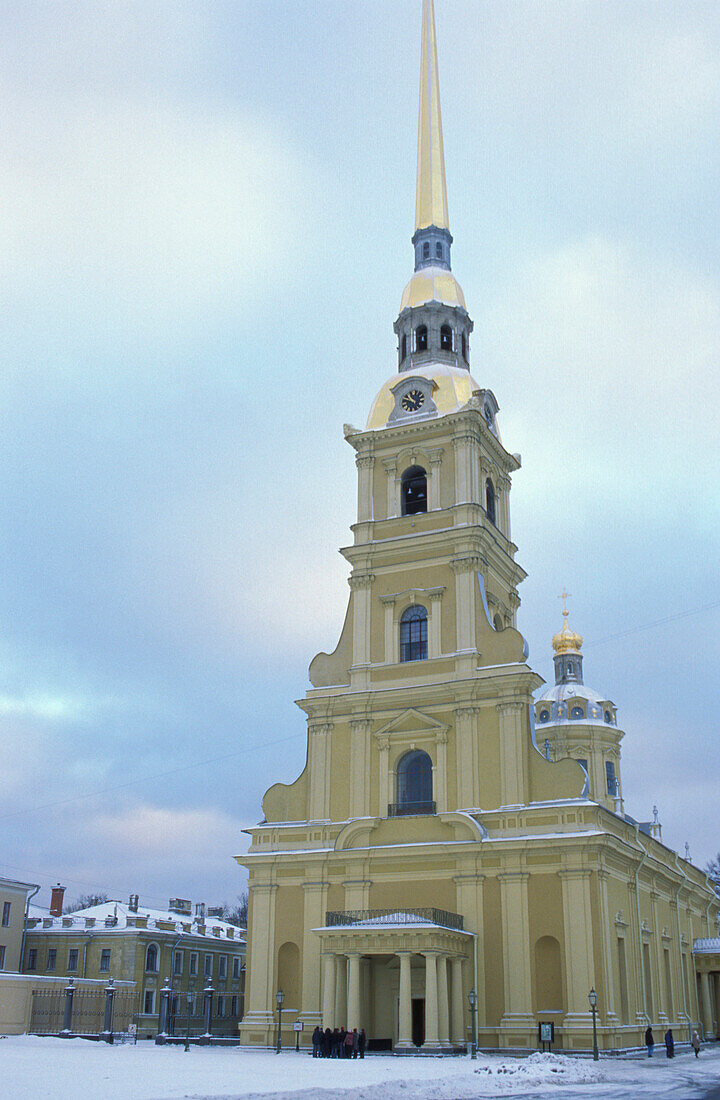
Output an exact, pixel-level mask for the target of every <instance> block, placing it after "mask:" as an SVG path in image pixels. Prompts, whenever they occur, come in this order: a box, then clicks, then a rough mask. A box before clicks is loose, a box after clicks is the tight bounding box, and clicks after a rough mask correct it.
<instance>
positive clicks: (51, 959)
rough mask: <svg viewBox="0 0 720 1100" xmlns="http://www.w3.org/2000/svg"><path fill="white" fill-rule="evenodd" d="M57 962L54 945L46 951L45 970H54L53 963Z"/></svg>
mask: <svg viewBox="0 0 720 1100" xmlns="http://www.w3.org/2000/svg"><path fill="white" fill-rule="evenodd" d="M56 962H57V951H56V950H55V948H54V947H51V948H50V950H49V951H48V953H47V966H46V968H45V969H46V970H54V969H55V963H56Z"/></svg>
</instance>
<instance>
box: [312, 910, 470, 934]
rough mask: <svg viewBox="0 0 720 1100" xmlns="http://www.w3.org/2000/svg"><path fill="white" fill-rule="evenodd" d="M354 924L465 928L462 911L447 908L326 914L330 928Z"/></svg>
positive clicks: (334, 912) (327, 925)
mask: <svg viewBox="0 0 720 1100" xmlns="http://www.w3.org/2000/svg"><path fill="white" fill-rule="evenodd" d="M353 924H387V925H391V926H392V925H412V924H437V925H439V927H440V928H452V929H453V930H455V931H457V932H462V930H463V918H462V915H461V914H460V913H448V912H447V910H445V909H345V910H335V911H332V912H328V913H326V914H325V925H326V927H328V928H333V927H338V926H340V927H343V926H345V925H353Z"/></svg>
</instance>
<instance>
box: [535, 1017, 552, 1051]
mask: <svg viewBox="0 0 720 1100" xmlns="http://www.w3.org/2000/svg"><path fill="white" fill-rule="evenodd" d="M538 1039H539V1041H540V1042H541V1043H542V1047H543V1050H544V1049H545V1044H546V1043H547V1044H548V1046H552V1045H553V1043H554V1042H555V1024H554V1023H553V1022H552V1021H549V1022H543V1021H540V1023H539V1024H538Z"/></svg>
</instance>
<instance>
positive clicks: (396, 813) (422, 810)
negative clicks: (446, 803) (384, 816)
mask: <svg viewBox="0 0 720 1100" xmlns="http://www.w3.org/2000/svg"><path fill="white" fill-rule="evenodd" d="M434 813H435V803H434V802H391V803H390V805H389V806H388V817H404V816H405V815H411V814H434Z"/></svg>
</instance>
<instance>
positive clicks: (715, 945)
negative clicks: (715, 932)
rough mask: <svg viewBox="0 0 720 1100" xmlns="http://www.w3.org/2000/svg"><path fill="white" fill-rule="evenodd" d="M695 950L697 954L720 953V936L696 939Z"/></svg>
mask: <svg viewBox="0 0 720 1100" xmlns="http://www.w3.org/2000/svg"><path fill="white" fill-rule="evenodd" d="M693 951H694V952H695V954H696V955H720V936H713V937H711V938H710V939H704V940H695V943H694V944H693Z"/></svg>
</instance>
